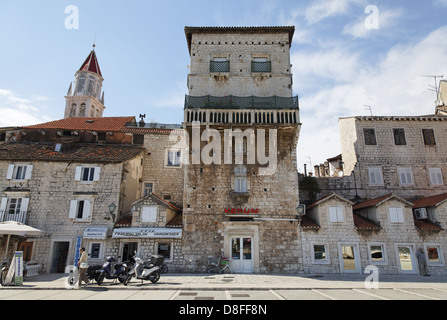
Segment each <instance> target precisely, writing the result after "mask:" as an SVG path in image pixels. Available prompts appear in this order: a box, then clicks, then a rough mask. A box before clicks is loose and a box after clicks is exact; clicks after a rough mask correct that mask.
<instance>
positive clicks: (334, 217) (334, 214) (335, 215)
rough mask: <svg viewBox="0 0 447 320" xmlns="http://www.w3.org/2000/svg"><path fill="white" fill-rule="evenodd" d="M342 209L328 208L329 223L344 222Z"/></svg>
mask: <svg viewBox="0 0 447 320" xmlns="http://www.w3.org/2000/svg"><path fill="white" fill-rule="evenodd" d="M344 221H345V220H344V215H343V207H329V222H344Z"/></svg>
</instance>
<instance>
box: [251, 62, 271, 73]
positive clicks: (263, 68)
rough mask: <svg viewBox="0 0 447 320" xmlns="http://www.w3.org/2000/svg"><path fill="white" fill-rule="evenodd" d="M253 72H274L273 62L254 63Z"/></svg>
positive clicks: (252, 63) (252, 65) (252, 64)
mask: <svg viewBox="0 0 447 320" xmlns="http://www.w3.org/2000/svg"><path fill="white" fill-rule="evenodd" d="M251 72H272V62H271V61H252V62H251Z"/></svg>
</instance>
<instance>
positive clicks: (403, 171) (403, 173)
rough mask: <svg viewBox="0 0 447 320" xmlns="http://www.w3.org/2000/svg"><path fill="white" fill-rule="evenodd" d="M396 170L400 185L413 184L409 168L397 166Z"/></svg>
mask: <svg viewBox="0 0 447 320" xmlns="http://www.w3.org/2000/svg"><path fill="white" fill-rule="evenodd" d="M397 171H398V173H399V181H400V184H401V185H403V186H405V185H407V186H408V185H412V184H413V174H412V173H411V168H398V169H397Z"/></svg>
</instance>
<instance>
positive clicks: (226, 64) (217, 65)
mask: <svg viewBox="0 0 447 320" xmlns="http://www.w3.org/2000/svg"><path fill="white" fill-rule="evenodd" d="M210 72H230V61H228V60H227V58H214V59H213V60H211V61H210Z"/></svg>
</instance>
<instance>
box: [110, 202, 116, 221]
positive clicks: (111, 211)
mask: <svg viewBox="0 0 447 320" xmlns="http://www.w3.org/2000/svg"><path fill="white" fill-rule="evenodd" d="M115 209H116V205H115V204H114V203H113V202H112V203H111V204H109V213H110V215H111V216H112V219H113V222H115V214H114V212H115Z"/></svg>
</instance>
